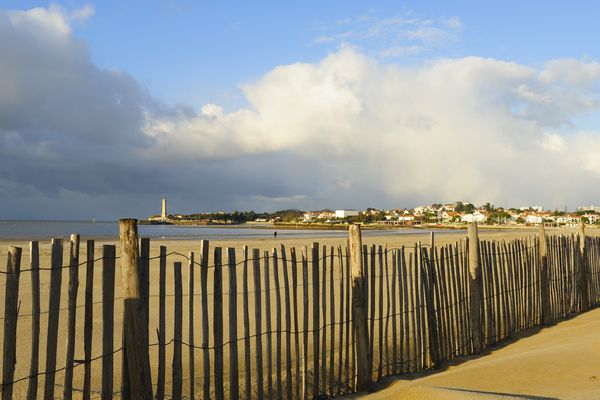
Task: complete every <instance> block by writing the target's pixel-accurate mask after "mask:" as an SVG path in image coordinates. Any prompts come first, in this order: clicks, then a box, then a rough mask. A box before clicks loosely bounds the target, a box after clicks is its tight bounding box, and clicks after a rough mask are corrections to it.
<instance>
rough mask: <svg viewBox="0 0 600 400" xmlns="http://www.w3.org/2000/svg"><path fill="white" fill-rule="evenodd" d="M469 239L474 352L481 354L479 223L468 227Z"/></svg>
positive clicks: (481, 304) (481, 312)
mask: <svg viewBox="0 0 600 400" xmlns="http://www.w3.org/2000/svg"><path fill="white" fill-rule="evenodd" d="M468 238H469V290H470V292H471V336H472V338H473V351H474V352H475V353H480V352H481V351H482V350H483V326H482V324H481V320H482V315H483V302H482V294H483V279H482V276H481V263H480V260H479V236H478V233H477V223H476V222H471V223H469V226H468Z"/></svg>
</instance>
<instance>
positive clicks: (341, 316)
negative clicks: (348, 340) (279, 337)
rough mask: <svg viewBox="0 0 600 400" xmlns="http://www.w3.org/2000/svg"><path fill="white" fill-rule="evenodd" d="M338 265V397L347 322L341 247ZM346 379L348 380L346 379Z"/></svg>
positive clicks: (340, 387)
mask: <svg viewBox="0 0 600 400" xmlns="http://www.w3.org/2000/svg"><path fill="white" fill-rule="evenodd" d="M337 250H338V265H339V269H340V272H339V278H340V296H339V299H340V308H339V310H340V312H339V320H340V333H339V335H340V336H339V354H338V385H337V391H336V395H338V396H339V395H340V394H341V393H342V389H343V388H342V384H343V382H344V379H343V375H342V373H343V369H342V367H343V361H344V326H345V325H347V324H348V321H347V320H346V318H345V316H344V311H345V310H346V309H345V308H344V281H345V274H344V259H343V256H342V248H341V246H340V247H338V249H337ZM346 379H348V378H346Z"/></svg>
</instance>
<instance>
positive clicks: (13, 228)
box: [0, 221, 457, 239]
mask: <svg viewBox="0 0 600 400" xmlns="http://www.w3.org/2000/svg"><path fill="white" fill-rule="evenodd" d="M138 229H139V234H140V236H144V237H151V238H170V239H188V238H194V239H196V238H199V239H227V238H230V239H239V238H261V237H265V238H266V237H273V234H274V232H275V231H277V237H278V238H279V237H281V238H285V237H346V235H347V234H348V233H347V232H346V231H339V230H310V229H273V228H272V227H270V226H268V225H267V226H265V227H264V228H246V227H236V228H231V227H224V228H222V227H211V226H174V225H139V227H138ZM427 232H430V231H427V230H423V229H399V230H384V231H370V230H365V231H363V235H365V236H370V235H374V234H377V235H382V234H383V235H403V234H411V233H427ZM450 232H457V231H446V230H439V233H450ZM71 233H78V234H80V235H81V236H82V237H117V236H118V235H119V225H118V223H116V222H90V221H0V239H47V238H51V237H67V236H68V235H70V234H71Z"/></svg>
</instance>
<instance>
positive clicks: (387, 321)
mask: <svg viewBox="0 0 600 400" xmlns="http://www.w3.org/2000/svg"><path fill="white" fill-rule="evenodd" d="M381 256H382V253H380V257H381ZM383 257H384V262H385V294H386V311H385V330H384V333H383V335H384V339H385V345H384V347H385V368H386V375H390V367H391V366H392V363H391V362H390V341H389V339H390V334H389V332H390V331H389V328H390V308H391V301H390V266H389V263H388V248H387V245H386V246H385V250H383ZM393 340H395V338H394V339H393Z"/></svg>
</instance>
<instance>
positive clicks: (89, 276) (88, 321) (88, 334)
mask: <svg viewBox="0 0 600 400" xmlns="http://www.w3.org/2000/svg"><path fill="white" fill-rule="evenodd" d="M86 257H87V259H86V270H85V314H84V328H83V329H84V331H83V353H84V356H85V364H84V371H83V400H90V397H91V387H92V364H91V361H90V360H91V358H92V337H93V336H92V332H93V326H94V313H93V301H94V241H93V240H88V241H87V243H86Z"/></svg>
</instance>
